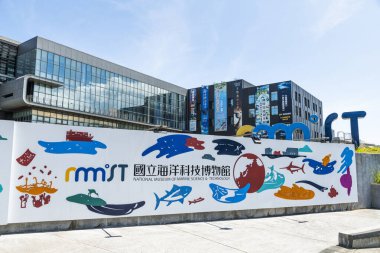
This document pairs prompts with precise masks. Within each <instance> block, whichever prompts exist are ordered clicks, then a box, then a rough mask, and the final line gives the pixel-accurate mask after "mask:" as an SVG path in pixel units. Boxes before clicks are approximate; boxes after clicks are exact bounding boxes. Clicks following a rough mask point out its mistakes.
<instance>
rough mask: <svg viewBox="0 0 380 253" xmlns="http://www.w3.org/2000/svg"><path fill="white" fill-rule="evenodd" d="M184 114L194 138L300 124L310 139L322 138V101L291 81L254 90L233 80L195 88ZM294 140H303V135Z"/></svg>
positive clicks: (297, 131)
mask: <svg viewBox="0 0 380 253" xmlns="http://www.w3.org/2000/svg"><path fill="white" fill-rule="evenodd" d="M187 110H188V118H187V119H188V120H187V123H186V126H187V130H189V131H190V132H192V133H197V134H212V135H235V134H236V131H237V130H238V129H239V128H240V127H241V126H243V125H251V126H257V125H259V124H264V125H269V126H272V125H274V124H277V123H283V124H292V123H295V122H301V123H303V124H305V125H306V126H307V127H308V128H309V129H310V136H311V138H313V139H318V138H321V137H322V136H323V107H322V101H321V100H319V99H318V98H316V97H315V96H313V95H312V94H310V93H309V92H307V91H305V90H304V89H302V88H301V87H300V86H298V85H297V84H296V83H294V82H293V81H284V82H278V83H271V84H265V85H259V86H255V85H253V84H251V83H249V82H247V81H245V80H234V81H230V82H220V83H215V84H213V85H205V86H201V87H197V88H194V89H190V90H188V106H187ZM279 134H281V133H279ZM277 138H281V135H280V136H277ZM293 138H294V139H302V138H303V135H302V131H300V130H296V131H295V133H293Z"/></svg>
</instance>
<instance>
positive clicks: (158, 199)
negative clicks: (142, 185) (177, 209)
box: [154, 193, 161, 210]
mask: <svg viewBox="0 0 380 253" xmlns="http://www.w3.org/2000/svg"><path fill="white" fill-rule="evenodd" d="M154 196H155V197H156V207H155V208H154V210H156V209H157V208H158V206H159V205H160V202H161V201H160V198H159V197H158V196H157V194H155V193H154Z"/></svg>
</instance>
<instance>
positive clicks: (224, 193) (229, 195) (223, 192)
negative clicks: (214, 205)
mask: <svg viewBox="0 0 380 253" xmlns="http://www.w3.org/2000/svg"><path fill="white" fill-rule="evenodd" d="M209 186H210V188H211V190H212V197H213V198H214V199H215V200H216V201H219V202H222V203H228V204H231V203H237V202H240V201H243V200H244V199H245V197H246V194H247V192H248V190H249V188H250V187H251V184H247V185H246V186H244V187H243V188H241V189H229V188H225V187H223V186H220V185H217V184H210V185H209Z"/></svg>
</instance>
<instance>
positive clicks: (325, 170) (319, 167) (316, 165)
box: [302, 158, 336, 175]
mask: <svg viewBox="0 0 380 253" xmlns="http://www.w3.org/2000/svg"><path fill="white" fill-rule="evenodd" d="M302 162H304V163H305V162H307V163H309V166H310V167H312V168H313V169H314V170H313V173H314V174H317V175H326V174H330V173H331V172H333V171H334V165H335V164H336V161H332V162H329V163H328V164H327V165H326V166H323V164H322V163H321V162H318V161H316V160H313V159H310V158H306V159H303V160H302Z"/></svg>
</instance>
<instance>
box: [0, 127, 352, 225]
mask: <svg viewBox="0 0 380 253" xmlns="http://www.w3.org/2000/svg"><path fill="white" fill-rule="evenodd" d="M0 124H1V129H2V130H1V131H2V132H1V136H2V138H3V139H7V140H3V141H4V143H2V142H0V145H2V144H6V142H8V141H9V142H13V144H12V143H11V144H9V145H10V146H1V147H2V148H3V149H2V151H3V152H2V153H1V156H2V164H3V166H2V171H3V173H2V175H1V178H0V181H1V182H0V183H1V184H2V187H3V191H2V192H1V193H0V198H2V197H4V196H3V195H4V194H5V195H6V197H7V198H8V200H9V201H8V203H9V206H8V205H7V203H4V202H1V204H2V205H1V206H0V209H1V212H0V213H1V215H2V216H1V217H2V219H3V224H4V222H5V220H4V219H5V217H7V218H6V221H7V222H8V223H21V222H40V221H60V220H81V219H98V218H112V217H129V216H152V215H165V214H180V213H197V212H215V211H236V210H246V209H261V208H280V207H281V208H282V207H295V206H310V205H329V204H339V203H351V202H357V201H358V195H357V178H356V163H355V155H354V154H355V153H354V146H353V145H347V144H325V143H316V142H303V141H294V142H293V141H282V140H269V139H268V140H267V139H263V140H262V142H261V144H255V143H254V142H253V141H252V140H251V138H243V137H240V138H239V137H227V136H223V137H221V136H219V137H218V136H211V135H193V134H178V133H173V134H172V133H154V132H147V131H137V130H124V129H123V130H121V129H106V128H86V127H75V126H63V125H50V124H36V123H22V122H14V130H13V140H12V139H11V135H12V133H11V132H12V128H11V127H8V126H6V124H7V123H4V121H0ZM30 133H33V134H30ZM12 145H13V147H12V148H10V147H11V146H12ZM11 150H12V151H11ZM4 151H6V152H4ZM4 161H5V163H4ZM9 161H11V164H9ZM8 165H9V166H8ZM10 172H11V177H10V178H6V176H4V175H6V174H7V173H8V174H9V173H10ZM1 201H4V199H1Z"/></svg>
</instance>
